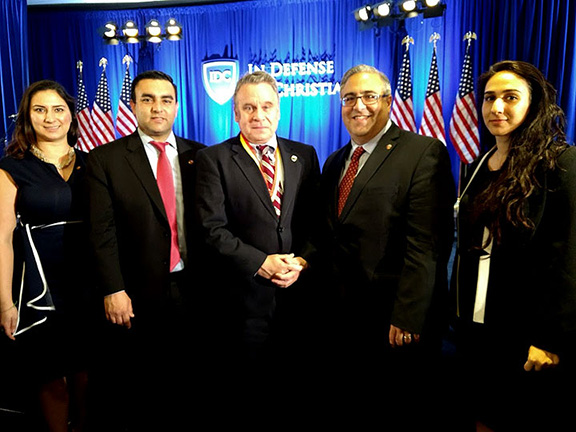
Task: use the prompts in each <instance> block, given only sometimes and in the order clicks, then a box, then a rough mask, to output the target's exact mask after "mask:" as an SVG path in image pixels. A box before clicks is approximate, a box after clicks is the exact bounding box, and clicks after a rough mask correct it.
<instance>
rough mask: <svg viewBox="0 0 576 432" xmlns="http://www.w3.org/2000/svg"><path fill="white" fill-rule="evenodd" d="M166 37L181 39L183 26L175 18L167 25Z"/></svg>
mask: <svg viewBox="0 0 576 432" xmlns="http://www.w3.org/2000/svg"><path fill="white" fill-rule="evenodd" d="M165 28H166V34H167V36H166V38H167V39H168V40H180V38H181V37H182V26H181V25H180V23H179V22H178V21H176V20H175V19H174V18H170V19H169V20H168V22H167V23H166V25H165Z"/></svg>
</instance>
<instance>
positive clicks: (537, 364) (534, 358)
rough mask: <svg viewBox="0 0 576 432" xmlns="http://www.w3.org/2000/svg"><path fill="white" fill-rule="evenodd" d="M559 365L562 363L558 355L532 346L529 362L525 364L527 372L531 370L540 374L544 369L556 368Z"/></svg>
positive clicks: (529, 351) (529, 352)
mask: <svg viewBox="0 0 576 432" xmlns="http://www.w3.org/2000/svg"><path fill="white" fill-rule="evenodd" d="M558 363H560V358H559V357H558V356H557V355H556V354H553V353H551V352H548V351H544V350H542V349H540V348H536V347H535V346H534V345H532V346H530V349H529V350H528V360H527V361H526V363H524V370H525V371H527V372H529V371H531V370H535V371H536V372H538V371H540V370H542V369H548V368H551V367H555V366H556V365H558Z"/></svg>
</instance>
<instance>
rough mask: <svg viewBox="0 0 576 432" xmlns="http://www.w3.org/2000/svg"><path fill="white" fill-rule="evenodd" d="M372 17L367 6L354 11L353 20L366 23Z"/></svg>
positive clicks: (370, 10) (370, 9)
mask: <svg viewBox="0 0 576 432" xmlns="http://www.w3.org/2000/svg"><path fill="white" fill-rule="evenodd" d="M371 16H372V8H371V7H370V6H369V5H366V6H362V7H361V8H359V9H356V10H355V11H354V18H356V21H360V22H366V21H368V20H369V19H370V17H371Z"/></svg>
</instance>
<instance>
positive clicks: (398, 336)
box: [388, 324, 420, 348]
mask: <svg viewBox="0 0 576 432" xmlns="http://www.w3.org/2000/svg"><path fill="white" fill-rule="evenodd" d="M388 341H389V342H390V345H391V346H392V347H393V348H395V347H401V346H404V345H410V344H411V343H413V342H419V341H420V335H419V334H412V333H410V332H409V331H406V330H402V329H401V328H399V327H396V326H393V325H392V324H390V333H389V334H388Z"/></svg>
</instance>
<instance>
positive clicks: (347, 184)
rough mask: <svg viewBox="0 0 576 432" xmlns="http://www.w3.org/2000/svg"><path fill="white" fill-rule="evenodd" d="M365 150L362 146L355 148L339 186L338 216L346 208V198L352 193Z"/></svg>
mask: <svg viewBox="0 0 576 432" xmlns="http://www.w3.org/2000/svg"><path fill="white" fill-rule="evenodd" d="M364 151H365V150H364V148H363V147H362V146H358V147H356V150H354V153H352V159H351V160H350V165H348V169H347V170H346V173H345V174H344V177H343V178H342V181H341V182H340V186H339V188H338V216H340V213H342V209H343V208H344V204H346V200H347V199H348V195H349V194H350V190H351V189H352V185H353V184H354V178H355V177H356V174H357V173H358V164H359V162H360V156H362V153H364Z"/></svg>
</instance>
